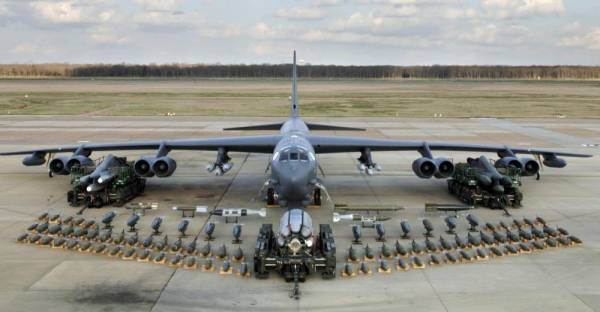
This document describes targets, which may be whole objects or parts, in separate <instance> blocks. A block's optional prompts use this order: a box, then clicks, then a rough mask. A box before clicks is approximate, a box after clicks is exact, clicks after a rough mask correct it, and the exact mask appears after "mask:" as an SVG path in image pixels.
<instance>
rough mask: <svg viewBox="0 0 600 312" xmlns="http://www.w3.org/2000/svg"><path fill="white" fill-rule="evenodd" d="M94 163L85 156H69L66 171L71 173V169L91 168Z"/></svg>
mask: <svg viewBox="0 0 600 312" xmlns="http://www.w3.org/2000/svg"><path fill="white" fill-rule="evenodd" d="M93 165H94V161H93V160H92V159H90V158H89V157H87V156H83V155H75V156H71V158H69V160H68V161H67V163H66V167H67V170H68V171H69V172H71V168H73V167H83V166H93Z"/></svg>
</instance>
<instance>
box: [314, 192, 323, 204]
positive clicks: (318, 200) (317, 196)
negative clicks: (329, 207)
mask: <svg viewBox="0 0 600 312" xmlns="http://www.w3.org/2000/svg"><path fill="white" fill-rule="evenodd" d="M313 204H314V205H315V206H321V189H318V188H316V189H315V190H314V192H313Z"/></svg>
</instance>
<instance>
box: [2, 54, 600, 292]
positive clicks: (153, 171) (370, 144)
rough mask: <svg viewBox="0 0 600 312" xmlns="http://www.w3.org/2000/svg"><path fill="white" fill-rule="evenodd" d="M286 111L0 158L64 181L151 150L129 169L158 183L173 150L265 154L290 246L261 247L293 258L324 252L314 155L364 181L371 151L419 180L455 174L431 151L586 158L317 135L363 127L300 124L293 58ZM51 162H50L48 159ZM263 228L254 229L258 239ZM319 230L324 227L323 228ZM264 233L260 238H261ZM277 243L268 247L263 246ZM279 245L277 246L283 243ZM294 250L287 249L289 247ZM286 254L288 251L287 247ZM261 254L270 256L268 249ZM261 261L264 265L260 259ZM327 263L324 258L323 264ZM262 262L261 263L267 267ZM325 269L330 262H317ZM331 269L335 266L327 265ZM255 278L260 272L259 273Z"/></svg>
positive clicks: (525, 165) (301, 272)
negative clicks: (341, 164) (205, 128)
mask: <svg viewBox="0 0 600 312" xmlns="http://www.w3.org/2000/svg"><path fill="white" fill-rule="evenodd" d="M291 89H292V90H291V103H290V104H291V111H290V116H289V118H288V119H287V120H286V121H284V122H281V123H274V124H263V125H252V126H246V127H236V128H227V129H224V130H238V131H239V130H279V133H278V134H271V135H260V136H239V137H219V138H207V139H177V140H154V141H130V142H122V143H89V144H88V143H86V144H81V145H73V146H63V147H54V148H40V149H33V150H27V151H17V152H4V153H0V155H4V156H8V155H28V156H26V157H25V158H24V159H23V164H24V165H25V166H40V165H43V164H45V163H46V156H47V155H49V154H50V155H52V154H56V153H72V154H71V155H68V156H59V157H54V158H53V159H51V160H50V162H49V169H50V171H52V173H53V174H54V175H67V174H69V172H70V170H71V169H72V168H73V167H75V166H81V165H89V164H91V163H92V160H91V159H90V155H91V154H92V152H102V151H121V150H156V154H155V155H149V156H143V157H141V158H140V159H138V160H137V161H135V163H134V170H135V172H136V174H137V175H139V176H141V177H152V176H156V177H159V178H165V177H169V176H171V175H172V174H173V173H174V172H175V170H176V167H177V162H176V161H175V159H174V158H172V157H171V156H170V155H169V153H170V152H171V151H177V150H192V151H216V152H217V156H216V159H215V161H214V162H213V163H211V164H210V165H209V166H208V167H207V170H208V171H209V172H213V173H214V174H215V175H223V174H225V173H227V172H228V171H229V170H231V168H232V167H233V162H232V161H231V157H229V154H228V153H229V152H244V153H264V154H272V158H271V160H270V168H271V174H270V177H269V179H268V180H267V181H266V182H265V185H266V187H267V198H268V201H269V202H270V203H275V204H278V205H279V206H281V207H283V208H287V209H288V211H287V214H286V216H288V217H287V218H282V222H283V223H282V224H281V225H280V227H279V230H280V232H281V233H279V234H280V235H277V236H278V237H282V238H288V237H292V238H293V239H292V241H293V244H288V245H289V246H287V247H286V245H285V244H284V243H285V240H277V239H273V240H271V239H265V240H264V243H265V244H264V245H263V246H264V248H279V249H285V248H288V249H289V251H287V252H277V254H279V255H281V254H300V253H301V251H300V250H301V249H306V250H307V251H310V250H313V251H314V250H315V248H324V247H323V246H321V244H324V243H325V242H327V244H329V237H330V233H329V231H328V232H327V233H314V234H313V231H312V220H311V218H310V216H309V214H308V213H307V212H305V211H303V209H304V207H306V206H307V205H310V204H311V203H314V202H320V194H321V190H324V186H323V185H322V184H321V182H320V180H319V178H318V177H317V169H318V164H317V158H316V154H325V153H349V152H355V153H360V157H359V158H358V161H359V164H358V169H359V171H360V172H362V173H366V174H368V175H371V174H373V172H374V171H379V170H381V168H380V166H378V165H377V164H376V163H375V162H374V161H373V157H372V154H371V153H372V152H377V151H416V152H418V153H419V154H420V156H421V157H419V158H417V159H416V160H415V161H414V162H413V163H412V170H413V171H414V173H415V175H417V176H418V177H420V178H425V179H427V178H432V177H435V178H448V177H450V176H452V174H453V172H454V168H455V167H454V164H453V163H452V161H451V160H450V159H448V158H446V157H443V156H434V155H433V151H467V152H491V153H496V154H497V155H498V156H499V157H500V158H499V160H498V161H497V163H496V165H497V166H515V167H518V168H520V169H521V172H522V174H523V175H535V174H537V173H538V171H539V169H540V164H539V163H538V161H536V160H535V159H534V158H531V157H521V156H517V155H521V154H529V155H533V156H538V157H540V156H541V158H543V164H544V165H545V166H547V167H553V168H563V167H564V166H566V161H565V160H564V159H562V158H560V157H591V155H584V154H577V153H567V152H561V151H556V150H547V149H537V148H516V147H510V146H505V145H482V144H465V143H452V142H429V141H408V140H390V139H374V138H365V137H352V136H326V135H316V134H313V132H312V131H318V130H346V131H361V130H364V129H358V128H349V127H339V126H332V125H324V124H316V123H311V122H305V121H304V120H303V119H302V118H301V117H300V106H299V103H298V96H297V68H296V52H294V59H293V66H292V88H291ZM49 158H51V157H49ZM267 229H269V227H266V228H264V231H261V235H263V236H264V237H271V234H269V233H266V232H265V231H267ZM321 229H329V227H328V226H327V225H322V226H321ZM263 232H264V233H263ZM273 241H275V242H277V243H276V244H271V243H270V242H273ZM282 242H283V243H282ZM292 247H293V248H292ZM290 248H292V249H290ZM264 254H272V253H271V252H270V251H267V252H265V253H264ZM267 260H268V259H267ZM327 260H330V259H327ZM266 262H268V261H266ZM324 262H327V263H331V261H324ZM311 263H312V264H314V261H313V262H310V261H309V262H305V263H301V264H300V263H294V264H293V265H289V266H282V267H278V268H277V269H278V270H280V272H281V273H283V274H284V275H285V276H286V277H288V278H290V279H293V280H298V277H303V276H305V274H306V273H309V272H311V271H315V268H314V267H313V266H314V265H312V266H311ZM333 263H335V261H334V262H333ZM259 271H260V272H261V273H262V272H263V271H262V270H259ZM322 272H326V274H324V276H327V277H331V274H333V273H334V272H335V270H334V268H326V270H324V271H322Z"/></svg>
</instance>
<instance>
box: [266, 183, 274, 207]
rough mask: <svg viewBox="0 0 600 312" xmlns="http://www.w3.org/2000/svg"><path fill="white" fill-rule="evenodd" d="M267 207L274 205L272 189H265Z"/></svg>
mask: <svg viewBox="0 0 600 312" xmlns="http://www.w3.org/2000/svg"><path fill="white" fill-rule="evenodd" d="M267 205H269V206H272V205H275V189H273V188H272V187H270V188H268V189H267Z"/></svg>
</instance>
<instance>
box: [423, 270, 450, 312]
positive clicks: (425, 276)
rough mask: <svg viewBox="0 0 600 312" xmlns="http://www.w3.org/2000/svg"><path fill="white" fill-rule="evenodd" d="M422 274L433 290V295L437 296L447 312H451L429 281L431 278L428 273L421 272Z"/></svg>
mask: <svg viewBox="0 0 600 312" xmlns="http://www.w3.org/2000/svg"><path fill="white" fill-rule="evenodd" d="M421 274H422V275H423V277H424V278H425V280H426V281H427V284H429V286H430V287H431V290H433V293H434V294H435V296H436V297H437V299H438V300H439V301H440V303H441V304H442V306H443V307H444V310H446V312H449V311H450V310H448V307H447V306H446V303H445V302H444V300H442V297H441V296H440V294H439V293H438V292H437V290H436V289H435V286H433V283H431V280H430V279H429V276H427V273H426V272H425V270H421Z"/></svg>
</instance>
